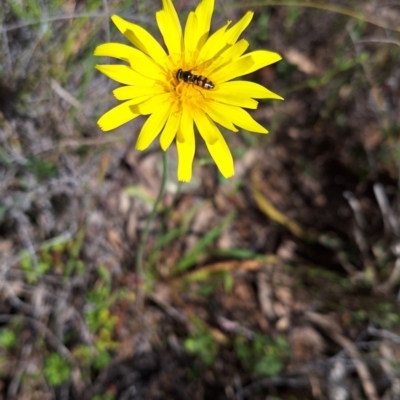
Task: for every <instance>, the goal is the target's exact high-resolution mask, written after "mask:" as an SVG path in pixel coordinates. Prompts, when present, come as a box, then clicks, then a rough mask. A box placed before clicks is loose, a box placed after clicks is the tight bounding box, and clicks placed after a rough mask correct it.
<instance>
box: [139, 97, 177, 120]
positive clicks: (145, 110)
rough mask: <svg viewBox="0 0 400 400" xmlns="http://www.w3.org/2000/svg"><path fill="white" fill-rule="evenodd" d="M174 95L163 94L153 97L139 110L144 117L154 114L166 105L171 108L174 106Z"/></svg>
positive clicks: (141, 105) (140, 106) (140, 105)
mask: <svg viewBox="0 0 400 400" xmlns="http://www.w3.org/2000/svg"><path fill="white" fill-rule="evenodd" d="M173 99H174V95H173V94H172V93H162V94H159V95H156V96H152V97H151V98H150V99H149V100H147V101H145V102H143V103H141V104H139V105H138V110H139V112H140V114H142V115H148V114H152V113H153V112H154V110H158V109H159V108H160V107H163V105H164V104H168V106H169V107H171V104H173Z"/></svg>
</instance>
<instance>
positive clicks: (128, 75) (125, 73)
mask: <svg viewBox="0 0 400 400" xmlns="http://www.w3.org/2000/svg"><path fill="white" fill-rule="evenodd" d="M95 68H96V69H97V70H99V71H100V72H101V73H103V74H104V75H106V76H108V77H109V78H111V79H113V80H114V81H116V82H119V83H122V84H124V85H137V86H151V85H154V83H155V81H154V80H153V79H149V78H145V77H144V76H142V75H140V74H138V73H137V72H135V71H134V70H133V69H132V68H131V67H128V66H127V65H96V66H95Z"/></svg>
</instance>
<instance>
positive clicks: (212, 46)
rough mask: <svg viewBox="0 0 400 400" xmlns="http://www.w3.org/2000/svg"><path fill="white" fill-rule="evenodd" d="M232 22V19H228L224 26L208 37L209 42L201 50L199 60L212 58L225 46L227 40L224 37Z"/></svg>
mask: <svg viewBox="0 0 400 400" xmlns="http://www.w3.org/2000/svg"><path fill="white" fill-rule="evenodd" d="M230 23H231V21H228V22H227V23H226V24H225V25H224V26H223V27H222V28H220V29H218V30H217V31H216V32H214V33H213V34H212V35H211V36H210V37H209V38H208V40H207V42H206V43H205V44H204V46H203V47H202V49H201V50H200V53H199V60H210V59H211V58H213V57H215V55H216V54H217V53H218V52H219V51H221V50H222V49H223V48H224V47H225V45H226V42H225V41H224V40H223V38H224V35H225V31H226V29H227V28H228V26H229V25H230Z"/></svg>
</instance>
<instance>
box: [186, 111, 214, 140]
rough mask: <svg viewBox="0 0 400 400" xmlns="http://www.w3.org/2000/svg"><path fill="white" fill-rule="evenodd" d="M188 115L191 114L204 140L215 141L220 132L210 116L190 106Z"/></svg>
mask: <svg viewBox="0 0 400 400" xmlns="http://www.w3.org/2000/svg"><path fill="white" fill-rule="evenodd" d="M190 115H191V116H192V118H193V120H194V122H195V124H196V126H197V129H198V130H199V132H200V135H201V136H202V137H203V139H204V141H205V142H208V143H215V142H216V141H217V140H218V136H219V133H220V132H219V130H218V128H217V127H216V126H215V124H214V122H212V121H211V119H210V117H209V116H208V115H207V114H205V113H204V111H202V110H200V109H199V108H197V107H192V108H191V109H190Z"/></svg>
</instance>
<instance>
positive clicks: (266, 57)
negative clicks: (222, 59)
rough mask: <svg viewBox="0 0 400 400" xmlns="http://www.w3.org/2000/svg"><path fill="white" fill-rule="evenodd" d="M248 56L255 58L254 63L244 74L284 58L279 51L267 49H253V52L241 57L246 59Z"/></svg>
mask: <svg viewBox="0 0 400 400" xmlns="http://www.w3.org/2000/svg"><path fill="white" fill-rule="evenodd" d="M246 58H251V59H252V60H253V64H252V65H251V67H250V68H248V69H247V70H246V71H245V72H244V74H242V75H245V74H250V72H253V71H257V70H258V69H260V68H263V67H266V66H267V65H270V64H273V63H276V62H277V61H279V60H282V56H280V55H279V54H278V53H275V52H273V51H267V50H257V51H253V52H251V53H248V54H246V55H244V56H242V57H241V58H240V59H242V60H244V59H246ZM236 76H239V75H236Z"/></svg>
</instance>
